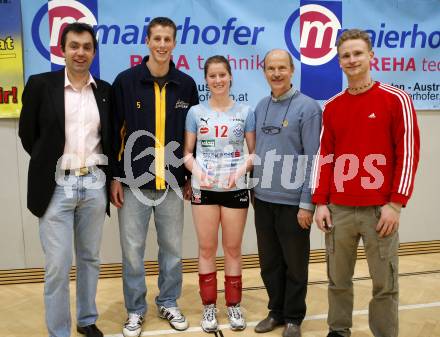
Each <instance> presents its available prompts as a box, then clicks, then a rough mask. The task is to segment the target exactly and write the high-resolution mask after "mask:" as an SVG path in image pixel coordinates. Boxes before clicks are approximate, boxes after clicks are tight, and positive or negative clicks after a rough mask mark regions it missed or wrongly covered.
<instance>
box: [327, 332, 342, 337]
mask: <svg viewBox="0 0 440 337" xmlns="http://www.w3.org/2000/svg"><path fill="white" fill-rule="evenodd" d="M327 337H344V336H342V335H340V334H338V333H337V332H336V331H330V332H329V333H328V335H327Z"/></svg>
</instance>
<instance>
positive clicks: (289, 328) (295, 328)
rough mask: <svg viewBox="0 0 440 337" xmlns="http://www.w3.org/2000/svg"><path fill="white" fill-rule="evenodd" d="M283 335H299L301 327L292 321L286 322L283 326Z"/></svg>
mask: <svg viewBox="0 0 440 337" xmlns="http://www.w3.org/2000/svg"><path fill="white" fill-rule="evenodd" d="M282 336H283V337H301V328H300V326H299V325H296V324H294V323H286V325H285V326H284V331H283V334H282Z"/></svg>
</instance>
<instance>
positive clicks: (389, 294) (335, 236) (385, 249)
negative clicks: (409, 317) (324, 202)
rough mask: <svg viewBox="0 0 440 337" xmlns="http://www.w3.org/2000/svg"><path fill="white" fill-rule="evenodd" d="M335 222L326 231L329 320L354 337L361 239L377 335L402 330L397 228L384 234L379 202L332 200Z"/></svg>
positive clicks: (388, 336)
mask: <svg viewBox="0 0 440 337" xmlns="http://www.w3.org/2000/svg"><path fill="white" fill-rule="evenodd" d="M329 210H330V213H331V216H332V222H333V227H332V230H331V232H329V233H327V234H326V235H325V244H326V249H327V274H328V278H329V286H328V300H329V312H328V319H327V322H328V325H329V327H330V331H336V332H337V333H339V334H340V335H342V336H344V337H349V336H350V334H351V332H350V328H351V326H352V313H353V281H352V278H353V273H354V267H355V264H356V253H357V247H358V244H359V239H360V238H362V241H363V243H364V249H365V254H366V257H367V262H368V269H369V271H370V275H371V279H372V281H373V298H372V299H371V301H370V304H369V308H368V315H369V326H370V329H371V331H372V333H373V335H374V336H375V337H397V335H398V327H399V323H398V301H399V298H398V297H399V285H398V248H399V236H398V233H397V232H394V233H392V234H390V235H389V236H387V237H384V238H381V237H379V235H378V233H377V232H376V225H377V223H378V220H379V218H380V212H381V208H380V206H370V207H350V206H340V205H334V204H330V205H329Z"/></svg>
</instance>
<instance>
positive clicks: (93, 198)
mask: <svg viewBox="0 0 440 337" xmlns="http://www.w3.org/2000/svg"><path fill="white" fill-rule="evenodd" d="M69 179H71V181H72V185H71V188H69V189H70V190H69V191H68V193H66V191H65V189H64V187H63V186H61V185H56V187H55V191H54V193H53V196H52V199H51V201H50V203H49V206H48V208H47V210H46V212H45V213H44V215H43V216H42V217H41V218H40V219H39V223H40V240H41V245H42V247H43V251H44V254H45V258H46V264H45V283H44V302H45V307H46V324H47V328H48V331H49V336H50V337H68V336H70V329H71V318H70V301H69V300H70V294H69V272H70V268H71V266H72V255H73V254H72V250H73V249H75V257H76V311H77V324H78V325H79V326H86V325H90V324H94V323H95V322H96V320H97V318H98V312H97V310H96V304H95V295H96V287H97V283H98V276H99V248H100V245H101V237H102V227H103V223H104V219H105V208H106V203H107V194H106V191H105V187H102V188H99V189H91V188H87V187H86V186H85V185H87V181H90V180H89V179H92V175H91V174H89V175H85V176H82V177H74V176H69Z"/></svg>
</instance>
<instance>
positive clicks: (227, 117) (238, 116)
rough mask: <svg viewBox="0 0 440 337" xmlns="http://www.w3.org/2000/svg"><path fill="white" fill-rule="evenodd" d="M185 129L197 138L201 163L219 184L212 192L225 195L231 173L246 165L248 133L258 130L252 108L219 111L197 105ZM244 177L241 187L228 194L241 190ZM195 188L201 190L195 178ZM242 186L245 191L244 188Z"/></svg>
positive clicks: (199, 161) (240, 106) (238, 186)
mask: <svg viewBox="0 0 440 337" xmlns="http://www.w3.org/2000/svg"><path fill="white" fill-rule="evenodd" d="M185 129H186V131H188V132H191V133H195V134H196V135H197V144H196V155H195V157H196V161H197V164H198V165H199V166H200V167H201V168H202V169H203V170H204V171H205V172H206V173H207V174H208V175H210V176H212V177H214V178H215V179H216V180H217V181H218V183H217V184H215V186H213V188H210V189H209V190H210V191H217V192H223V191H225V189H224V187H223V186H224V185H226V184H227V181H228V177H229V174H230V173H231V172H233V171H235V170H236V169H237V168H238V167H239V166H240V165H242V164H243V163H244V152H243V147H244V139H245V132H252V131H255V115H254V111H253V109H251V107H249V106H248V105H245V104H241V103H234V105H233V106H232V107H231V108H230V109H229V110H227V111H225V112H217V111H214V110H212V109H211V107H210V106H209V105H208V104H198V105H194V106H192V107H191V108H190V110H189V111H188V115H187V117H186V124H185ZM244 179H245V177H244V176H243V177H242V178H241V180H240V181H238V182H237V184H236V185H237V186H236V187H234V188H232V189H228V191H234V190H239V189H241V188H243V186H244V184H245V180H244ZM192 186H193V188H196V189H198V188H199V187H198V184H197V182H195V177H192ZM240 186H241V188H240Z"/></svg>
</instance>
